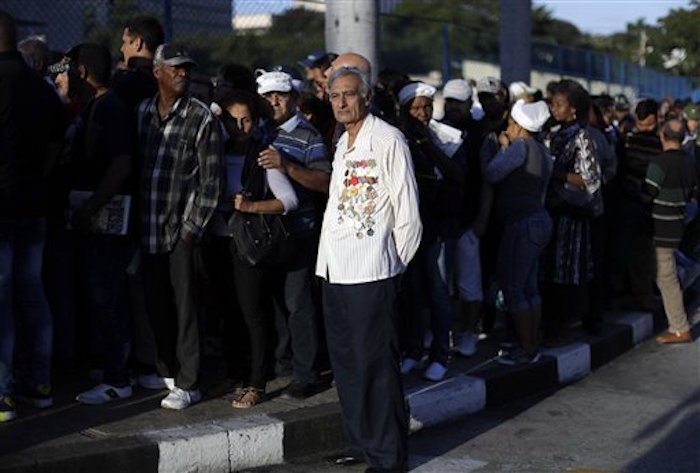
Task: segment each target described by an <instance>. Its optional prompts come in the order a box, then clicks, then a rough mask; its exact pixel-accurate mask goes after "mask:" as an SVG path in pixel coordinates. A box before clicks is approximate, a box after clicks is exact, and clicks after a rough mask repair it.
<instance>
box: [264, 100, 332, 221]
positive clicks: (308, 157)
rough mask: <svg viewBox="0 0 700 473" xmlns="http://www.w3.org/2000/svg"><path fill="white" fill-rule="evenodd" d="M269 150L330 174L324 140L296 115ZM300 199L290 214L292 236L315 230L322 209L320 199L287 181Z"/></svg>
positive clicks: (281, 128)
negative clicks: (272, 148) (275, 150)
mask: <svg viewBox="0 0 700 473" xmlns="http://www.w3.org/2000/svg"><path fill="white" fill-rule="evenodd" d="M272 146H274V147H275V149H277V151H278V152H279V153H280V154H281V155H282V156H283V158H285V159H288V160H290V161H293V162H295V163H297V164H299V165H301V166H304V167H305V168H308V169H316V170H320V171H323V172H327V173H328V174H330V173H331V169H332V168H331V163H330V160H329V159H328V150H327V149H326V145H325V144H324V143H323V137H322V136H321V134H320V133H319V132H318V130H316V128H314V126H313V125H312V124H311V123H309V122H308V121H307V120H306V119H305V118H304V117H303V116H301V115H300V114H298V113H297V114H296V115H294V116H292V117H291V118H290V119H289V120H287V121H286V122H284V123H282V124H281V125H280V126H278V127H277V136H276V137H275V139H274V140H273V142H272ZM290 180H291V182H292V185H293V186H294V190H295V192H296V194H297V197H298V198H299V206H298V207H297V209H296V210H295V211H293V212H290V213H289V227H290V231H291V232H293V233H303V232H307V231H311V230H313V229H315V228H316V227H317V225H318V222H317V220H318V217H319V216H320V215H321V211H322V209H319V200H320V195H319V193H318V192H314V191H312V190H309V189H307V188H305V187H303V186H302V185H301V184H299V183H298V182H296V181H295V180H293V179H290Z"/></svg>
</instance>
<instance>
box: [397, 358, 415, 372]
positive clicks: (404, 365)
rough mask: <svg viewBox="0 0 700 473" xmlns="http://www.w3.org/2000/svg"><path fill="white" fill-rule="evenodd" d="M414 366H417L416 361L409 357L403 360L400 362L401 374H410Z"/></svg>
mask: <svg viewBox="0 0 700 473" xmlns="http://www.w3.org/2000/svg"><path fill="white" fill-rule="evenodd" d="M416 366H418V360H416V359H414V358H411V357H406V358H404V359H403V360H401V374H408V373H410V372H411V371H413V368H415V367H416Z"/></svg>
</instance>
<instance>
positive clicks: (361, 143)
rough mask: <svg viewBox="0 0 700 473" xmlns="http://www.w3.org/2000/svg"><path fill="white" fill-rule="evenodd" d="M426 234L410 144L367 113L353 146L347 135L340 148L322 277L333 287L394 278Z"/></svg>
mask: <svg viewBox="0 0 700 473" xmlns="http://www.w3.org/2000/svg"><path fill="white" fill-rule="evenodd" d="M422 231H423V227H422V225H421V221H420V215H419V214H418V188H417V186H416V178H415V176H414V174H413V162H412V160H411V152H410V151H409V149H408V145H407V144H406V140H405V138H404V137H403V135H402V134H401V132H400V131H399V130H398V129H396V128H394V127H393V126H391V125H389V124H388V123H386V122H384V121H383V120H381V119H379V118H377V117H375V116H373V115H371V114H370V115H367V117H366V118H365V120H364V122H363V123H362V126H361V128H360V130H359V132H358V134H357V137H356V138H355V143H354V144H353V146H352V147H351V148H349V149H348V133H347V132H345V133H344V134H343V135H342V136H341V137H340V141H339V142H338V146H337V148H336V152H335V159H334V161H333V174H332V176H331V182H330V189H329V198H328V205H327V207H326V211H325V214H324V216H323V226H322V228H321V240H320V243H319V249H318V258H317V262H316V275H317V276H320V277H322V278H324V279H327V280H328V282H330V283H333V284H360V283H366V282H372V281H380V280H382V279H388V278H391V277H394V276H396V275H397V274H399V273H401V272H403V271H404V270H405V269H406V265H408V262H409V261H410V260H411V258H413V256H414V255H415V253H416V251H417V250H418V245H419V244H420V239H421V234H422Z"/></svg>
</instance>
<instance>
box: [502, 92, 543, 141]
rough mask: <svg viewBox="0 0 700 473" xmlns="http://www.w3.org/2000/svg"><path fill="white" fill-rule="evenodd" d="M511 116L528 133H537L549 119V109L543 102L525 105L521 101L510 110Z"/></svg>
mask: <svg viewBox="0 0 700 473" xmlns="http://www.w3.org/2000/svg"><path fill="white" fill-rule="evenodd" d="M510 116H511V117H512V118H513V120H515V123H517V124H518V125H520V126H521V127H523V128H525V129H526V130H527V131H529V132H532V133H537V132H538V131H540V130H541V129H542V127H543V126H544V124H545V123H546V122H547V119H549V107H548V106H547V104H546V103H544V102H542V101H540V102H533V103H525V101H524V100H522V99H520V100H518V101H517V102H515V104H514V105H513V108H512V109H511V110H510Z"/></svg>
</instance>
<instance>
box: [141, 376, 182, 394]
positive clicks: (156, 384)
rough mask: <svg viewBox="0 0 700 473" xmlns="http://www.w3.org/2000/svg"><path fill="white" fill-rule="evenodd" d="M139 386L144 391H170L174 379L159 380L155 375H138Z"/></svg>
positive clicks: (173, 384)
mask: <svg viewBox="0 0 700 473" xmlns="http://www.w3.org/2000/svg"><path fill="white" fill-rule="evenodd" d="M138 383H139V386H141V387H142V388H145V389H155V390H160V389H168V390H169V391H172V390H173V388H174V387H175V378H161V377H160V376H158V375H157V374H155V373H151V374H140V375H139V377H138Z"/></svg>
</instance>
